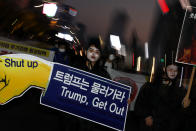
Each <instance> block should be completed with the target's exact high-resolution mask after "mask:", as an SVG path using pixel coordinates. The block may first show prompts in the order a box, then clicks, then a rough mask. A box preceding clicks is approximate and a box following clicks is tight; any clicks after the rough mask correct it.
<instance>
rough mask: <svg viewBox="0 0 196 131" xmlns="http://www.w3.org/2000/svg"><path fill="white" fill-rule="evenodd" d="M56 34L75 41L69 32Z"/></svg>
mask: <svg viewBox="0 0 196 131" xmlns="http://www.w3.org/2000/svg"><path fill="white" fill-rule="evenodd" d="M55 36H57V37H59V38H61V39H65V40H68V41H73V37H72V36H71V35H69V34H63V33H58V34H56V35H55Z"/></svg>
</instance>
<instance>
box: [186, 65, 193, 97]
mask: <svg viewBox="0 0 196 131" xmlns="http://www.w3.org/2000/svg"><path fill="white" fill-rule="evenodd" d="M194 75H195V67H193V70H192V73H191V78H190V81H189V85H188V90H187V93H186V97H187V98H189V96H190V92H191V87H192V83H193V78H194Z"/></svg>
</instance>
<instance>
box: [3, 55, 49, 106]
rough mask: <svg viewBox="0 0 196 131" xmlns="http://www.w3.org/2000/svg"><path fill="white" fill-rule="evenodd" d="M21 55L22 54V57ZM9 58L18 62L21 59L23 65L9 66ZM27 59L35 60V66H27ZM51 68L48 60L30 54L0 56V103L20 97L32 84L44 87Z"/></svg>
mask: <svg viewBox="0 0 196 131" xmlns="http://www.w3.org/2000/svg"><path fill="white" fill-rule="evenodd" d="M16 56H18V57H16ZM21 56H24V58H22V57H21ZM14 57H15V58H14ZM11 59H12V60H14V61H18V62H19V61H22V60H23V63H24V64H22V65H24V67H15V66H14V64H13V65H12V66H11ZM32 59H33V60H32ZM28 61H29V62H30V61H34V62H35V61H36V62H37V67H35V68H32V67H28V66H27V62H28ZM51 68H52V64H51V63H50V62H47V61H45V60H43V59H40V58H38V57H34V56H31V55H24V54H19V55H3V56H0V105H3V104H6V103H7V102H9V101H10V100H12V99H14V98H16V97H20V96H21V95H23V94H24V93H25V91H27V90H28V89H29V88H30V87H32V86H34V87H40V88H42V89H45V88H46V87H47V84H48V80H49V76H50V72H51Z"/></svg>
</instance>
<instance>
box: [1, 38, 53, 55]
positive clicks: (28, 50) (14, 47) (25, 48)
mask: <svg viewBox="0 0 196 131" xmlns="http://www.w3.org/2000/svg"><path fill="white" fill-rule="evenodd" d="M0 48H4V49H8V50H12V51H17V52H21V53H26V54H32V55H36V56H44V57H49V55H50V51H48V50H44V49H39V48H35V47H30V46H24V45H20V44H15V43H11V42H7V41H2V40H0Z"/></svg>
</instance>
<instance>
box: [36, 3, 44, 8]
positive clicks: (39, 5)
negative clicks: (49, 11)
mask: <svg viewBox="0 0 196 131" xmlns="http://www.w3.org/2000/svg"><path fill="white" fill-rule="evenodd" d="M42 6H44V5H43V4H41V5H36V6H34V7H35V8H38V7H42Z"/></svg>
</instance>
